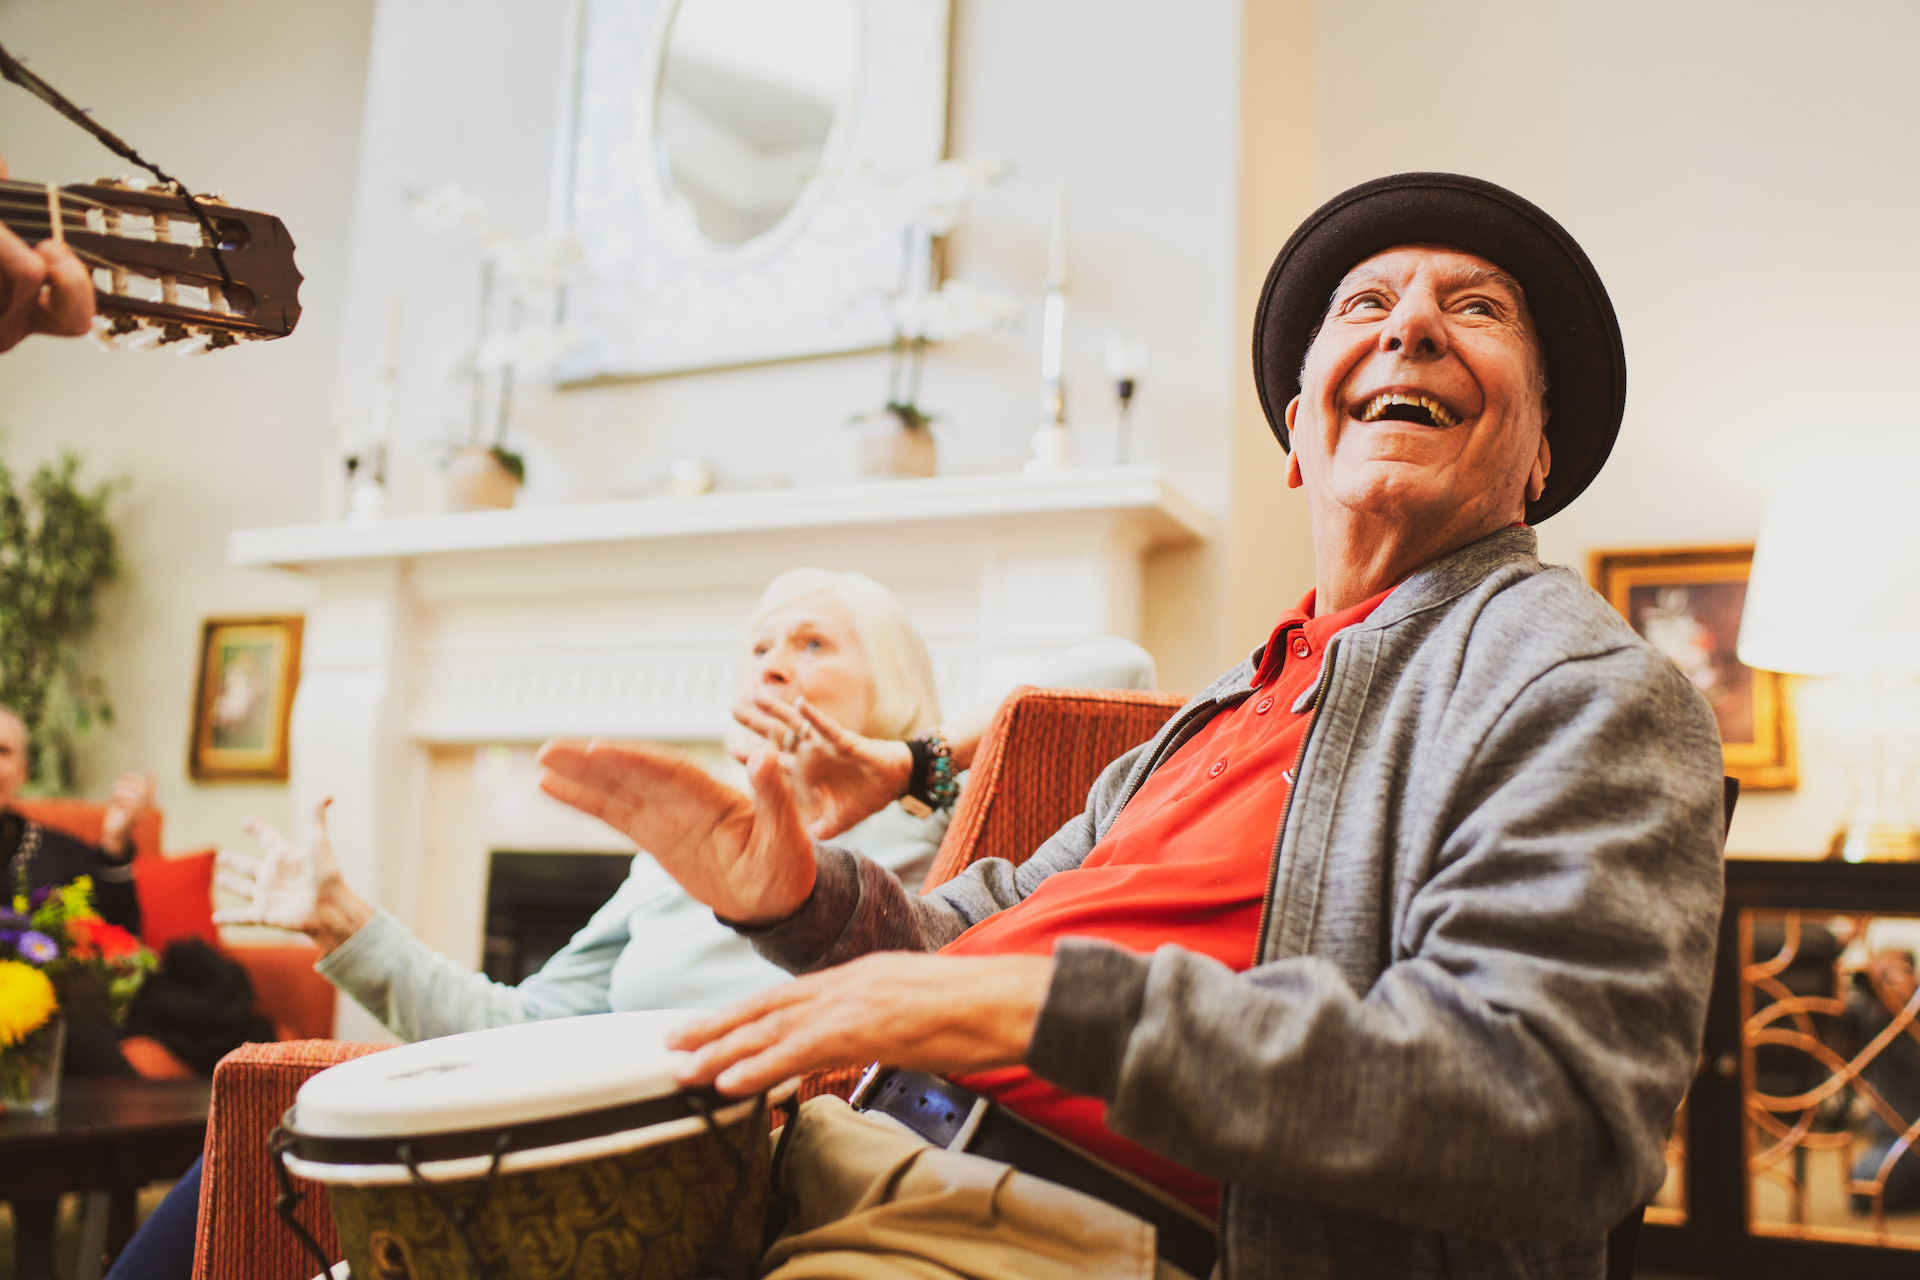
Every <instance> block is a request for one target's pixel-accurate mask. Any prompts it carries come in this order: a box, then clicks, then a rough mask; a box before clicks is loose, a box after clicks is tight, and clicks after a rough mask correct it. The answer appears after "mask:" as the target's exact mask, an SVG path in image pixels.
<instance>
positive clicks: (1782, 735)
mask: <svg viewBox="0 0 1920 1280" xmlns="http://www.w3.org/2000/svg"><path fill="white" fill-rule="evenodd" d="M1752 568H1753V548H1752V546H1750V545H1749V546H1721V547H1673V548H1665V549H1659V550H1636V551H1595V552H1593V553H1591V555H1590V556H1589V560H1588V572H1589V577H1590V580H1591V581H1592V583H1593V589H1594V590H1595V591H1598V592H1599V593H1600V594H1601V595H1603V596H1605V597H1606V598H1607V603H1608V604H1611V605H1612V606H1613V607H1614V608H1615V609H1617V610H1618V611H1619V613H1620V616H1621V617H1623V618H1625V619H1626V620H1627V623H1628V625H1629V626H1631V627H1632V628H1633V629H1634V630H1635V631H1636V632H1638V633H1639V634H1640V636H1641V637H1642V638H1644V639H1645V640H1647V641H1648V642H1649V643H1651V644H1652V645H1653V647H1654V648H1656V649H1658V650H1660V651H1661V652H1662V653H1664V654H1666V656H1667V657H1669V658H1671V659H1673V660H1674V663H1675V665H1677V666H1679V667H1680V669H1681V671H1682V672H1684V673H1685V674H1686V675H1687V676H1688V678H1689V679H1690V680H1692V681H1693V684H1694V686H1695V687H1696V688H1698V689H1699V690H1700V691H1701V692H1702V693H1703V694H1705V695H1706V698H1707V701H1708V702H1709V703H1711V704H1713V708H1714V716H1715V717H1716V718H1717V719H1718V720H1719V722H1720V749H1721V751H1722V753H1723V754H1724V756H1725V758H1726V771H1727V773H1728V775H1729V776H1731V777H1734V778H1738V779H1739V780H1740V785H1741V787H1742V788H1744V789H1746V790H1749V791H1791V790H1793V789H1794V788H1795V787H1796V786H1798V785H1799V781H1800V776H1799V762H1798V759H1797V754H1796V744H1795V732H1794V720H1793V686H1792V682H1791V681H1790V680H1788V679H1787V678H1786V677H1784V676H1782V675H1781V674H1780V673H1779V672H1777V671H1757V670H1755V669H1754V668H1752V667H1749V666H1746V665H1745V664H1743V663H1742V662H1741V661H1740V660H1739V659H1738V658H1737V657H1735V656H1734V643H1735V641H1736V640H1737V639H1738V638H1739V634H1740V612H1741V610H1742V608H1744V607H1745V604H1746V588H1747V576H1748V574H1749V573H1750V572H1751V570H1752Z"/></svg>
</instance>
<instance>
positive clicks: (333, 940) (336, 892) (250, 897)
mask: <svg viewBox="0 0 1920 1280" xmlns="http://www.w3.org/2000/svg"><path fill="white" fill-rule="evenodd" d="M332 803H333V801H332V800H331V799H327V800H322V801H321V802H320V804H319V805H318V807H316V808H315V809H314V811H313V831H312V834H311V835H309V836H308V837H307V841H306V843H305V844H302V845H296V844H294V843H293V842H292V841H291V840H288V839H287V838H286V837H285V836H283V835H281V834H280V833H279V832H278V831H275V830H274V829H273V828H272V827H270V826H268V825H267V824H266V823H264V822H261V821H260V820H259V819H257V818H248V819H247V820H246V821H245V822H243V823H241V824H240V825H241V826H242V827H244V828H245V829H246V832H247V834H248V835H250V836H252V837H253V838H254V839H255V840H257V841H259V842H260V856H259V857H257V858H255V857H252V856H250V855H248V854H244V853H236V852H234V851H232V850H229V849H222V850H221V851H220V857H219V863H220V874H219V876H218V881H219V884H220V887H221V888H223V889H226V890H229V891H230V892H233V893H237V894H239V895H240V896H241V897H242V898H245V899H246V905H245V906H242V907H233V908H229V909H228V910H224V911H216V912H214V913H213V919H214V922H215V923H216V924H264V925H271V926H273V927H274V928H276V929H291V930H293V931H294V932H296V933H304V934H306V935H307V936H308V937H310V938H312V939H313V940H314V942H315V943H317V944H318V945H319V947H320V951H321V954H323V955H325V954H329V953H331V952H332V951H333V949H334V948H335V947H338V946H339V945H340V944H341V943H343V942H345V941H346V940H347V939H348V938H350V937H352V936H353V934H354V932H355V931H356V930H357V929H359V928H360V926H361V925H363V924H365V923H366V922H367V921H369V920H371V919H372V918H373V908H372V907H371V906H369V905H368V904H367V901H366V899H364V898H362V897H361V896H360V895H359V894H357V893H355V892H354V891H353V889H352V888H350V887H349V886H348V884H347V882H346V880H345V878H344V877H342V876H341V874H340V864H339V861H338V860H337V859H336V858H335V857H334V856H333V846H332V844H330V843H328V841H327V806H329V805H331V804H332Z"/></svg>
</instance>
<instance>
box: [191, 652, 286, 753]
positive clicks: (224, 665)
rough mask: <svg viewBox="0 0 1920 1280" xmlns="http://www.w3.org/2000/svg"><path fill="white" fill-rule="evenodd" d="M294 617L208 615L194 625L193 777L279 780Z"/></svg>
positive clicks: (284, 741) (284, 748) (284, 735)
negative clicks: (196, 638)
mask: <svg viewBox="0 0 1920 1280" xmlns="http://www.w3.org/2000/svg"><path fill="white" fill-rule="evenodd" d="M300 626H301V618H300V617H299V616H298V615H290V616H284V617H272V618H209V619H207V620H206V622H205V623H203V624H202V625H201V628H200V678H199V679H198V680H197V681H195V682H194V689H195V694H194V704H193V706H194V710H193V742H192V745H191V746H190V747H189V748H188V750H187V772H188V773H189V774H191V775H192V776H193V777H194V778H196V779H198V780H199V781H201V782H241V781H284V780H285V779H286V776H287V723H288V719H289V717H290V716H291V715H292V712H293V692H294V688H295V686H296V685H298V684H299V682H300Z"/></svg>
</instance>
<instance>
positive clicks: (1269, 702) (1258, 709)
mask: <svg viewBox="0 0 1920 1280" xmlns="http://www.w3.org/2000/svg"><path fill="white" fill-rule="evenodd" d="M1271 710H1273V699H1272V698H1262V699H1260V701H1259V702H1257V703H1255V704H1254V707H1253V714H1255V715H1257V716H1263V715H1265V714H1267V712H1269V711H1271Z"/></svg>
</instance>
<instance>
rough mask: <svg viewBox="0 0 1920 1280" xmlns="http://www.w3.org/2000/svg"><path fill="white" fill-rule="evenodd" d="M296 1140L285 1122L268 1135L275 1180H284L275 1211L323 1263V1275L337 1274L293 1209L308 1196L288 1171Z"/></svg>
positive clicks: (318, 1260)
mask: <svg viewBox="0 0 1920 1280" xmlns="http://www.w3.org/2000/svg"><path fill="white" fill-rule="evenodd" d="M293 1142H294V1136H293V1134H292V1133H291V1132H289V1131H288V1129H287V1127H286V1126H285V1125H278V1124H277V1125H275V1126H273V1132H272V1133H270V1134H268V1135H267V1149H268V1150H269V1151H271V1152H272V1153H273V1180H274V1181H275V1182H277V1183H279V1184H280V1194H279V1195H278V1196H276V1197H275V1198H274V1201H273V1211H274V1213H275V1214H276V1215H277V1216H278V1217H279V1219H280V1221H282V1222H284V1223H286V1224H287V1229H288V1230H290V1231H292V1232H293V1234H294V1236H295V1237H296V1238H297V1239H298V1240H299V1241H300V1243H301V1244H302V1245H303V1246H305V1248H306V1250H307V1252H308V1253H310V1254H312V1255H313V1257H314V1260H315V1261H317V1262H318V1263H319V1264H320V1275H321V1276H322V1277H326V1276H330V1275H332V1274H333V1261H332V1259H330V1258H328V1257H327V1252H326V1250H324V1249H322V1248H321V1247H320V1242H319V1241H318V1240H315V1239H314V1238H313V1233H312V1232H311V1231H308V1230H307V1229H306V1228H305V1227H304V1226H302V1225H300V1219H299V1218H297V1217H295V1216H294V1212H293V1211H294V1210H295V1209H297V1208H299V1207H300V1202H301V1201H302V1200H304V1199H306V1196H305V1195H304V1194H303V1193H301V1192H299V1191H296V1190H294V1187H293V1175H292V1174H290V1173H288V1172H287V1151H288V1149H289V1148H291V1147H292V1146H293Z"/></svg>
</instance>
